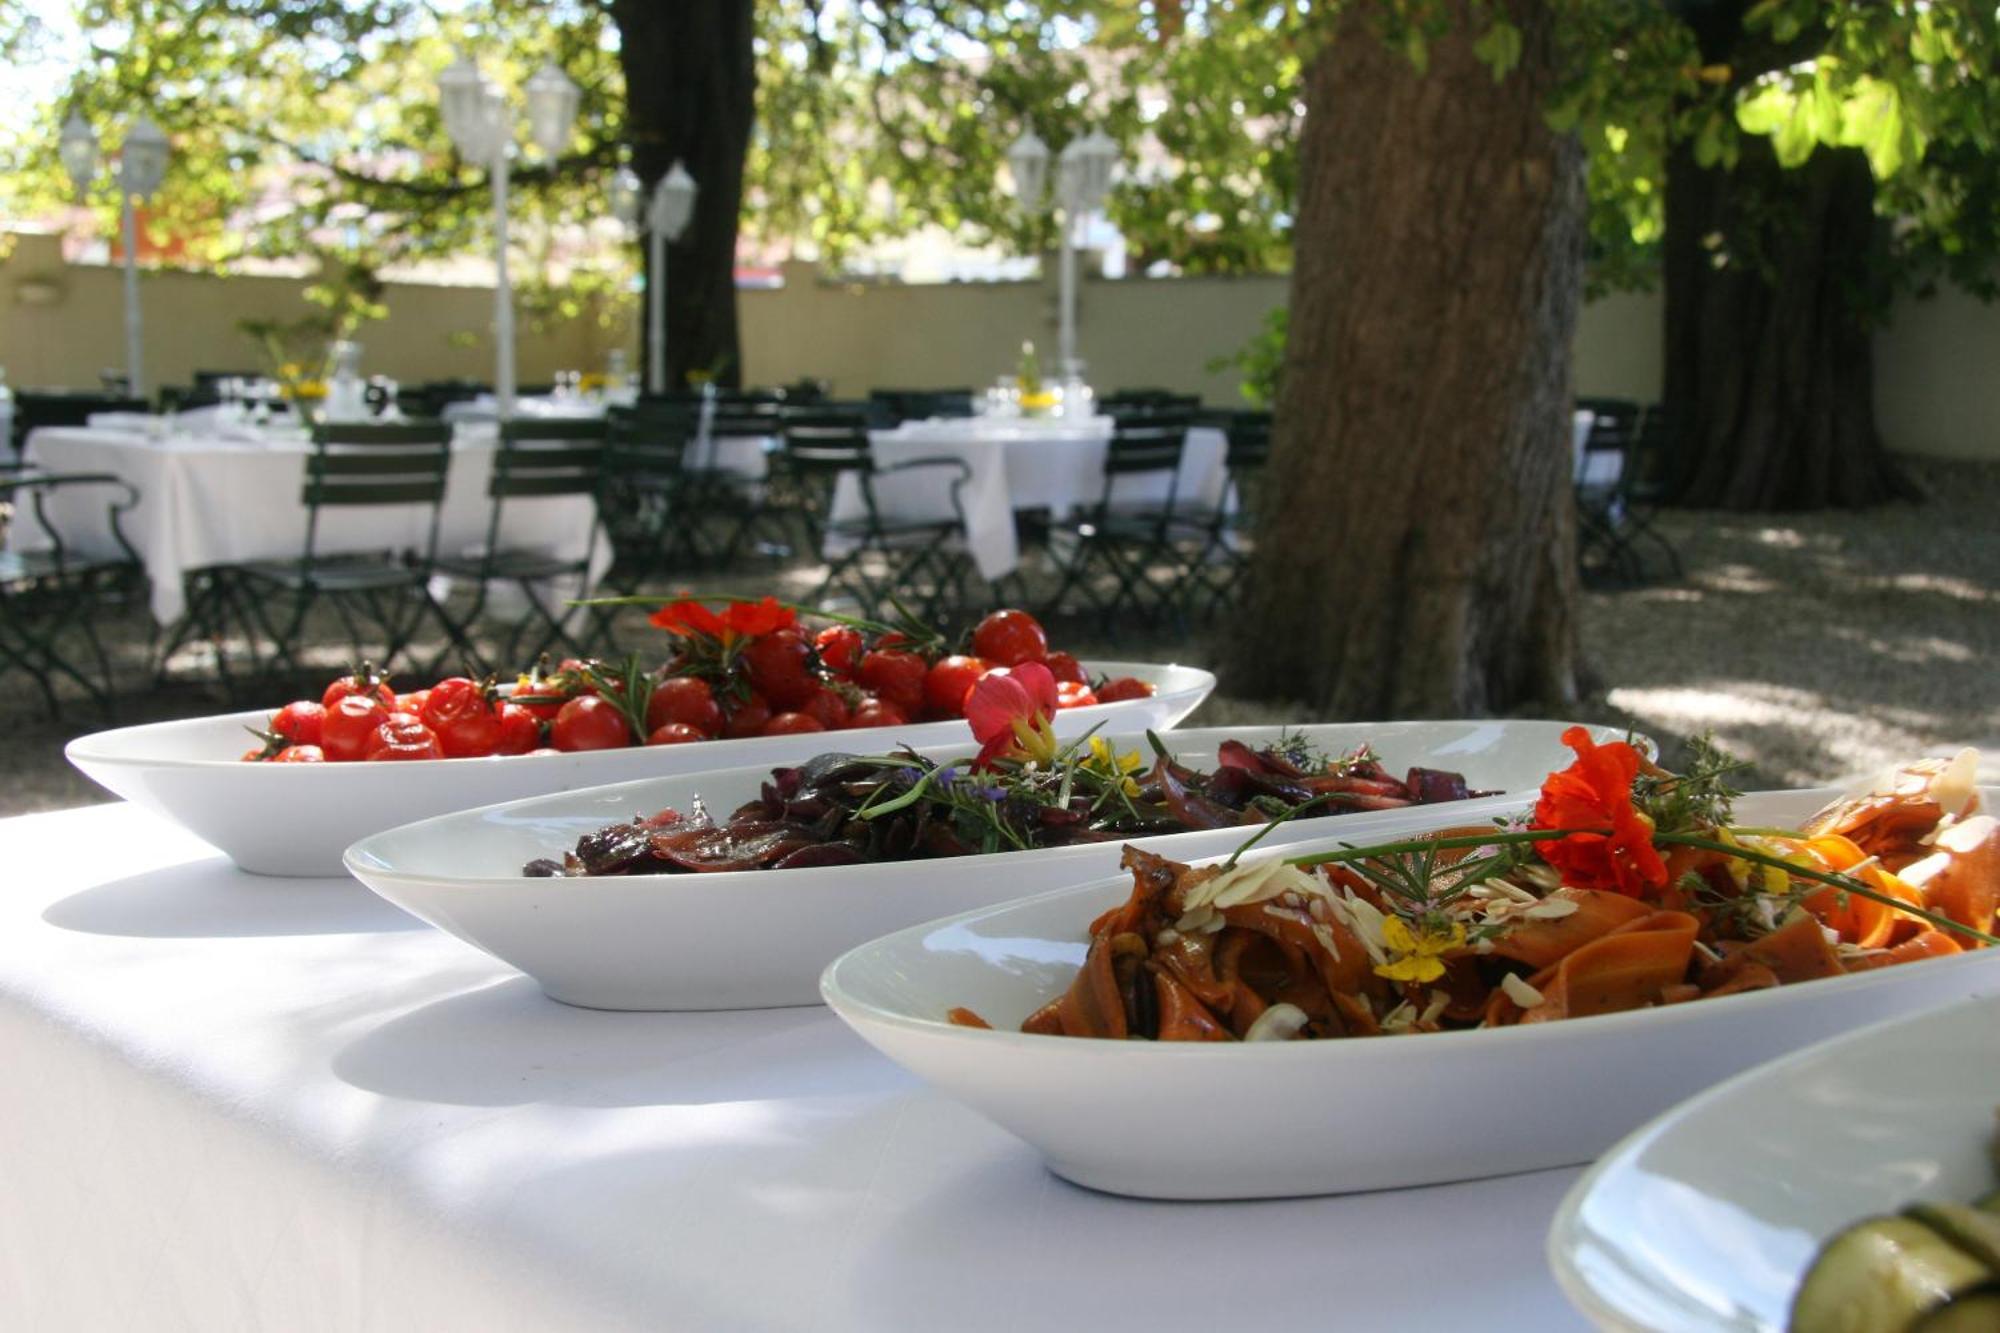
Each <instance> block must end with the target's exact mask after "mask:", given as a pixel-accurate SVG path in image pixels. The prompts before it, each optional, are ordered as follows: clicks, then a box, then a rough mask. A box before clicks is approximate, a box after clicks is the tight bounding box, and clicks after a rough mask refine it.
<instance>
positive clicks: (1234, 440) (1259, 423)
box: [1176, 412, 1271, 614]
mask: <svg viewBox="0 0 2000 1333" xmlns="http://www.w3.org/2000/svg"><path fill="white" fill-rule="evenodd" d="M1215 424H1216V425H1217V426H1218V427H1219V428H1220V429H1221V431H1222V433H1223V438H1224V440H1225V441H1226V447H1227V453H1226V455H1225V461H1224V466H1225V467H1226V468H1227V469H1228V473H1229V480H1228V482H1227V484H1226V485H1225V486H1224V487H1223V492H1222V500H1221V503H1219V504H1218V505H1216V507H1215V508H1214V509H1213V510H1210V511H1208V512H1207V513H1203V514H1183V515H1178V516H1176V523H1177V524H1180V525H1185V526H1186V527H1188V528H1189V529H1191V530H1192V532H1193V535H1194V538H1195V540H1194V547H1195V554H1194V558H1193V559H1192V560H1191V561H1190V562H1189V563H1188V578H1189V582H1190V584H1191V585H1195V586H1199V587H1200V588H1202V589H1203V590H1205V591H1206V592H1207V594H1208V613H1209V614H1214V613H1215V612H1218V611H1220V610H1222V609H1223V607H1224V606H1225V605H1227V604H1228V602H1229V600H1230V599H1231V598H1232V597H1233V596H1234V595H1235V593H1236V590H1237V588H1238V587H1239V586H1240V585H1241V583H1242V581H1243V572H1244V570H1245V569H1246V568H1247V567H1248V566H1249V563H1250V551H1249V534H1250V532H1251V530H1252V528H1253V527H1254V526H1255V522H1256V516H1257V503H1256V487H1257V481H1258V478H1259V477H1260V476H1261V475H1262V473H1263V470H1264V464H1265V462H1266V461H1267V460H1268V459H1269V458H1270V456H1271V414H1270V413H1269V412H1230V413H1226V414H1220V415H1218V417H1217V418H1216V420H1215Z"/></svg>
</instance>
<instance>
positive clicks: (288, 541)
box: [8, 424, 611, 624]
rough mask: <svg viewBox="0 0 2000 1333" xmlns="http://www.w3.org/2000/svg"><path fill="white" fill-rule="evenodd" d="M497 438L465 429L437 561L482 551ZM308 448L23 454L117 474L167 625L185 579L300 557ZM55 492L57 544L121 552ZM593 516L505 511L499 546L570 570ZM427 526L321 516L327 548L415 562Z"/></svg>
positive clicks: (239, 443)
mask: <svg viewBox="0 0 2000 1333" xmlns="http://www.w3.org/2000/svg"><path fill="white" fill-rule="evenodd" d="M497 439H498V436H497V432H496V431H495V428H494V427H493V426H491V425H490V424H489V425H476V424H474V425H465V426H461V427H459V428H458V430H457V431H456V433H455V435H454V437H453V452H452V462H451V473H450V476H449V478H448V480H447V481H446V483H445V497H444V505H443V508H442V510H441V511H440V513H439V527H438V552H439V553H440V554H443V555H456V554H465V553H469V552H471V551H474V550H476V549H477V548H478V547H480V546H482V545H483V544H484V543H485V541H486V529H487V524H488V521H489V519H490V518H491V515H492V504H493V502H492V500H491V499H490V498H489V497H488V496H487V494H486V487H487V483H488V481H489V479H490V478H491V476H492V473H493V454H494V450H495V448H496V442H497ZM309 447H310V446H309V445H308V444H307V443H306V442H305V441H304V439H303V438H301V437H298V436H284V435H279V436H276V437H274V438H272V439H269V440H265V441H260V442H251V441H245V440H233V439H231V440H223V439H215V438H209V437H200V436H189V435H166V436H157V437H156V436H152V435H147V434H141V433H139V432H135V431H121V430H99V429H94V428H89V427H84V428H76V427H52V428H47V429H43V430H38V431H35V432H34V433H33V434H31V435H30V436H29V437H28V441H27V446H26V451H25V452H26V456H27V458H28V459H29V460H30V461H32V462H36V463H39V464H41V465H42V466H44V467H46V468H48V469H49V470H50V471H54V472H111V473H115V474H116V475H118V476H121V477H123V478H125V479H126V480H127V481H130V482H131V483H132V484H133V485H134V486H136V487H137V488H138V490H139V503H138V505H137V507H135V508H134V509H132V510H131V511H130V512H129V513H127V514H126V515H125V516H124V518H123V519H122V520H121V526H122V527H123V530H124V533H125V536H126V539H127V540H128V541H130V542H131V543H132V546H133V548H134V549H135V550H137V551H138V553H139V558H140V559H141V560H142V561H143V562H144V563H145V566H146V573H147V575H148V577H149V578H150V579H151V580H152V608H153V615H154V617H155V618H156V619H158V620H159V621H160V622H161V623H162V624H171V623H172V622H173V621H175V620H178V619H179V618H180V616H181V614H182V613H183V612H184V611H185V610H186V609H187V601H186V594H185V592H184V590H183V586H182V579H183V576H185V575H186V574H187V573H189V572H191V571H193V570H198V569H202V568H205V567H207V566H209V565H220V564H233V563H237V562H239V561H244V560H263V559H274V558H276V559H285V558H292V557H296V556H297V555H298V554H299V553H300V551H301V550H302V549H303V547H304V544H305V516H306V510H305V505H304V503H303V502H302V501H301V500H300V498H299V493H300V489H301V485H302V483H303V480H304V475H305V458H306V454H307V452H308V449H309ZM56 494H57V498H56V500H55V501H54V502H52V503H51V504H50V506H49V519H50V521H51V522H52V523H53V524H54V525H55V526H56V528H57V529H58V531H60V532H61V533H62V536H63V540H64V541H65V542H66V543H69V544H71V545H73V546H74V547H75V548H76V549H78V550H79V551H81V552H84V553H86V554H91V555H112V554H116V552H117V546H116V543H115V542H114V541H113V540H112V537H111V532H110V527H109V523H108V521H107V518H106V501H107V499H108V497H107V495H106V494H105V492H104V491H102V490H101V489H100V488H82V487H78V488H72V489H70V490H66V491H60V492H57V493H56ZM595 515H596V502H595V501H594V500H593V499H592V498H590V497H588V496H547V497H536V498H530V499H519V500H509V501H508V502H507V506H506V510H505V526H504V527H503V529H502V534H501V539H502V541H503V543H504V544H506V545H508V546H514V547H521V548H532V549H542V550H547V551H550V552H552V553H553V554H556V555H558V556H561V557H563V558H565V559H575V558H577V557H580V556H581V555H582V554H583V553H584V550H585V546H586V543H588V542H589V541H590V539H591V531H592V527H593V522H594V519H595ZM426 521H427V518H426V514H425V512H424V511H423V510H422V509H421V508H420V507H417V506H411V507H407V508H402V507H396V508H375V507H369V508H364V509H347V510H332V509H329V510H326V511H324V512H322V514H321V515H320V549H321V550H322V551H328V552H338V551H343V550H352V551H361V550H374V549H383V548H390V547H397V546H402V547H411V548H415V549H419V550H420V549H422V546H423V542H424V539H425V535H426V531H425V525H426ZM8 540H9V542H10V543H14V544H19V545H32V544H34V543H37V542H40V541H43V540H45V538H44V536H43V534H42V532H41V531H40V529H39V528H38V527H37V526H36V525H35V524H34V523H33V522H32V520H25V519H17V520H16V522H15V523H14V525H13V527H12V530H11V531H10V532H9V534H8ZM610 563H611V549H610V544H609V543H608V542H606V541H605V540H603V539H602V538H601V537H600V538H599V540H598V541H597V543H596V546H595V549H594V550H593V551H592V552H591V576H592V579H593V580H595V578H597V577H598V576H599V575H602V574H603V572H604V571H605V569H607V568H609V566H610Z"/></svg>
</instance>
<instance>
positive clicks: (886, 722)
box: [847, 698, 909, 727]
mask: <svg viewBox="0 0 2000 1333" xmlns="http://www.w3.org/2000/svg"><path fill="white" fill-rule="evenodd" d="M908 721H909V719H908V718H906V717H904V716H903V712H902V710H901V709H899V708H897V707H896V705H894V704H892V703H885V702H884V701H882V700H880V699H873V698H864V699H863V700H862V701H861V702H860V703H859V704H857V705H855V708H854V712H853V713H852V714H850V715H849V716H848V719H847V725H848V726H850V727H900V726H902V725H903V724H904V723H905V722H908Z"/></svg>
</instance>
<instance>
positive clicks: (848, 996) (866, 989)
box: [821, 788, 2000, 1199]
mask: <svg viewBox="0 0 2000 1333" xmlns="http://www.w3.org/2000/svg"><path fill="white" fill-rule="evenodd" d="M1838 794H1839V793H1838V791H1837V790H1836V789H1834V788H1823V789H1818V790H1814V791H1794V792H1767V793H1759V794H1756V795H1752V796H1746V797H1743V798H1741V799H1740V800H1739V801H1738V802H1737V807H1736V808H1737V817H1738V819H1739V820H1740V821H1742V822H1744V823H1746V824H1776V825H1783V824H1787V823H1789V822H1792V821H1796V820H1798V819H1802V818H1804V817H1805V816H1807V815H1809V814H1811V813H1812V812H1813V811H1815V810H1817V809H1818V808H1819V807H1820V806H1821V805H1823V804H1824V803H1825V802H1826V801H1828V800H1830V799H1832V798H1833V797H1834V796H1836V795H1838ZM1984 794H1985V799H1986V800H1987V802H1988V803H1989V804H1990V803H1991V802H1993V801H1994V800H1995V799H1996V797H2000V792H1995V791H1993V790H1991V789H1987V790H1986V791H1985V793H1984ZM1463 808H1464V807H1455V808H1454V807H1445V808H1443V809H1438V808H1435V807H1430V808H1419V809H1417V810H1413V811H1403V812H1397V813H1396V814H1395V815H1393V816H1391V817H1389V818H1387V819H1384V820H1381V821H1378V822H1376V823H1375V824H1374V826H1373V827H1371V828H1370V829H1369V830H1368V831H1367V836H1368V837H1369V838H1370V839H1378V838H1382V837H1384V836H1400V835H1402V834H1405V833H1411V832H1415V831H1417V830H1420V829H1425V828H1435V827H1438V826H1440V825H1443V824H1449V823H1455V822H1457V819H1456V818H1455V816H1454V809H1457V810H1462V809H1463ZM1342 841H1347V842H1352V841H1354V840H1353V839H1351V838H1343V839H1342ZM1331 845H1332V844H1331V842H1321V841H1315V842H1312V843H1304V844H1295V845H1293V846H1291V847H1288V848H1286V849H1285V854H1287V855H1299V854H1301V853H1303V852H1305V851H1307V850H1310V849H1312V848H1314V847H1316V846H1331ZM1131 887H1132V884H1131V877H1130V876H1129V875H1121V876H1119V877H1118V878H1117V879H1113V880H1106V881H1103V882H1100V883H1097V884H1093V885H1086V886H1083V887H1079V888H1073V889H1066V890H1059V891H1057V892H1055V893H1049V894H1044V895H1042V896H1040V897H1036V898H1031V899H1028V900H1026V901H1023V902H1016V903H1012V904H1009V905H1006V906H1001V907H994V908H987V909H984V910H981V911H976V912H967V913H964V914H962V915H959V916H956V917H952V918H949V919H946V920H943V921H937V922H932V923H930V924H928V925H923V926H917V927H914V928H911V929H908V930H904V931H900V932H898V933H896V934H894V935H890V936H887V937H885V938H883V939H879V940H875V941H873V942H872V943H869V944H865V945H863V946H861V947H860V948H858V949H856V950H854V951H853V952H852V953H849V954H847V955H845V956H844V957H842V958H840V959H839V960H838V961H836V962H835V963H834V964H833V966H832V967H830V968H828V969H827V973H826V977H825V979H824V981H823V982H822V984H821V990H822V993H823V994H824V995H825V997H826V1001H827V1003H828V1004H829V1005H831V1006H832V1007H833V1009H834V1011H835V1012H836V1013H838V1014H839V1015H840V1016H841V1018H843V1019H844V1020H846V1022H847V1023H848V1025H849V1026H851V1027H852V1028H853V1029H854V1030H855V1031H856V1032H858V1033H860V1034H861V1036H862V1037H864V1038H865V1039H866V1040H867V1041H868V1042H869V1043H870V1044H872V1045H873V1046H875V1047H876V1048H877V1049H878V1050H880V1051H881V1052H882V1053H883V1054H885V1055H887V1056H888V1057H889V1058H890V1059H892V1060H894V1061H896V1062H897V1063H898V1064H900V1065H902V1066H904V1067H905V1068H907V1069H909V1070H910V1071H911V1072H912V1073H914V1074H916V1075H917V1076H918V1077H920V1078H923V1079H924V1080H926V1081H927V1082H930V1083H932V1084H935V1085H936V1086H937V1087H939V1088H941V1089H942V1090H944V1091H945V1092H947V1093H949V1094H951V1095H952V1096H954V1097H956V1098H958V1099H959V1100H960V1101H962V1102H964V1103H966V1104H967V1105H968V1106H971V1107H972V1108H973V1109H975V1110H977V1111H980V1112H982V1113H983V1114H985V1115H986V1116H988V1117H990V1118H991V1119H992V1120H994V1121H995V1122H997V1123H998V1124H999V1125H1001V1126H1002V1127H1003V1128H1005V1129H1007V1130H1009V1131H1010V1132H1012V1133H1013V1134H1015V1135H1016V1136H1018V1137H1019V1138H1021V1139H1024V1140H1026V1141H1027V1142H1028V1143H1029V1144H1031V1145H1032V1146H1033V1147H1034V1148H1035V1149H1036V1150H1037V1151H1039V1152H1040V1153H1041V1154H1042V1157H1043V1158H1044V1160H1046V1161H1047V1163H1048V1165H1049V1167H1050V1168H1051V1169H1052V1170H1054V1171H1055V1172H1056V1174H1058V1175H1060V1176H1063V1177H1064V1178H1066V1179H1068V1180H1072V1181H1075V1182H1076V1183H1078V1184H1080V1185H1087V1186H1090V1187H1091V1188H1093V1189H1100V1190H1106V1191H1109V1192H1111V1193H1114V1194H1130V1195H1139V1196H1143V1197H1148V1198H1162V1199H1243V1198H1283V1197H1293V1196H1299V1195H1310V1194H1335V1193H1346V1192H1350V1191H1355V1190H1374V1189H1399V1188H1403V1187H1405V1186H1411V1185H1426V1184H1434V1183H1439V1182H1443V1181H1451V1180H1468V1179H1473V1178H1475V1177H1479V1176H1492V1175H1503V1174H1507V1173H1510V1172H1516V1171H1532V1170H1537V1169H1540V1168H1544V1167H1552V1166H1563V1165H1568V1164H1573V1163H1577V1162H1585V1161H1589V1160H1590V1159H1591V1158H1593V1157H1595V1156H1596V1155H1597V1154H1598V1153H1600V1152H1602V1151H1603V1150H1604V1149H1605V1148H1606V1147H1607V1146H1609V1145H1610V1144H1611V1143H1613V1142H1614V1141H1616V1140H1617V1139H1618V1138H1619V1137H1620V1136H1622V1135H1624V1134H1627V1133H1629V1132H1630V1131H1631V1130H1632V1129H1633V1127H1634V1126H1637V1125H1639V1124H1642V1123H1644V1122H1645V1121H1646V1120H1647V1119H1648V1118H1650V1117H1652V1116H1654V1115H1657V1114H1659V1112H1661V1111H1662V1110H1664V1109H1665V1108H1667V1107H1669V1106H1672V1105H1673V1104H1674V1103H1676V1102H1678V1101H1680V1100H1681V1099H1683V1098H1684V1097H1686V1096H1687V1095H1688V1094H1689V1093H1691V1092H1694V1091H1697V1090H1699V1089H1701V1088H1705V1087H1707V1086H1709V1085H1710V1084H1713V1083H1715V1082H1716V1081H1718V1080H1720V1079H1723V1078H1727V1077H1728V1076H1730V1075H1732V1074H1735V1073H1738V1072H1740V1071H1741V1070H1744V1069H1747V1068H1750V1067H1752V1066H1754V1065H1757V1064H1760V1063H1762V1062H1763V1061H1765V1060H1769V1059H1771V1058H1773V1057H1775V1056H1779V1055H1783V1054H1786V1053H1788V1052H1790V1051H1794V1050H1796V1049H1798V1048H1799V1047H1801V1046H1804V1045H1807V1044H1810V1043H1812V1042H1814V1041H1818V1040H1820V1039H1821V1038H1824V1037H1827V1036H1829V1035H1831V1034H1834V1033H1839V1032H1845V1031H1847V1030H1849V1029H1851V1028H1854V1027H1857V1026H1860V1025H1862V1024H1865V1023H1870V1022H1873V1021H1875V1020H1877V1019H1880V1018H1884V1017H1888V1016H1891V1015H1896V1014H1905V1013H1910V1012H1913V1011H1916V1010H1921V1009H1926V1008H1929V1007H1932V1006H1935V1005H1939V1004H1943V1003H1946V1002H1949V1001H1952V1000H1956V999H1961V998H1963V997H1965V996H1967V995H1971V994H1974V993H1977V992H1979V991H1980V990H1982V989H1985V988H1990V987H1993V986H1995V985H1996V984H2000V950H1985V951H1981V952H1978V953H1965V954H1961V955H1958V956H1956V957H1951V958H1942V959H1935V960H1930V961H1926V962H1922V963H1913V964H1908V965H1905V966H1901V967H1888V968H1882V969H1880V970H1878V971H1873V972H1863V973H1856V974H1853V975H1850V976H1844V977H1836V978H1831V979H1828V980H1824V981H1813V982H1806V983H1803V984H1799V985H1794V986H1784V987H1779V988H1777V989H1774V990H1765V991H1756V992H1752V993H1749V994H1742V995H1730V996H1722V997H1718V998H1716V999H1711V1000H1699V1001H1695V1002H1692V1003H1689V1004H1681V1005H1672V1006H1668V1007H1665V1008H1659V1009H1648V1010H1638V1011H1632V1012H1626V1013H1616V1014H1607V1015H1604V1016H1601V1017H1595V1018H1582V1019H1573V1020H1569V1021H1566V1022H1559V1023H1538V1024H1533V1025H1529V1026H1522V1027H1509V1028H1501V1029H1497V1030H1479V1029H1475V1030H1471V1031H1463V1032H1442V1033H1429V1034H1423V1035H1417V1036H1403V1037H1382V1038H1372V1039H1356V1040H1345V1041H1342V1040H1335V1041H1308V1042H1270V1043H1229V1044H1215V1045H1211V1044H1208V1043H1179V1042H1147V1041H1125V1042H1119V1041H1102V1040H1089V1039H1079V1038H1072V1037H1048V1036H1033V1035H1029V1034H1025V1033H1022V1032H1020V1031H1019V1030H1018V1029H1019V1026H1020V1023H1021V1021H1022V1020H1023V1019H1024V1018H1026V1017H1027V1016H1028V1015H1029V1014H1030V1013H1032V1012H1034V1011H1035V1010H1036V1009H1038V1008H1040V1007H1041V1006H1042V1005H1043V1004H1044V1003H1046V1002H1047V1001H1048V1000H1050V999H1052V998H1054V997H1055V996H1057V995H1059V994H1061V993H1062V992H1063V991H1064V990H1065V989H1066V988H1067V987H1068V985H1069V983H1070V980H1071V978H1072V977H1073V976H1074V975H1075V973H1076V969H1077V967H1078V966H1079V965H1080V964H1081V963H1082V961H1083V957H1084V952H1085V946H1086V941H1087V938H1088V927H1089V923H1090V921H1091V920H1092V919H1093V918H1094V917H1095V916H1096V915H1097V914H1098V913H1100V912H1102V911H1104V910H1105V909H1107V908H1110V907H1112V906H1114V905H1116V904H1118V903H1121V902H1123V901H1125V900H1126V898H1127V897H1129V896H1130V894H1131ZM955 1006H964V1007H966V1008H969V1009H971V1010H973V1011H974V1012H976V1013H978V1014H980V1015H981V1016H982V1017H983V1018H985V1019H986V1020H987V1021H988V1022H990V1023H992V1024H993V1026H994V1028H995V1029H996V1030H995V1031H981V1030H978V1029H974V1028H965V1027H958V1026H955V1025H953V1024H951V1023H949V1022H947V1021H946V1020H945V1014H946V1012H947V1011H948V1010H949V1009H951V1008H953V1007H955Z"/></svg>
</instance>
